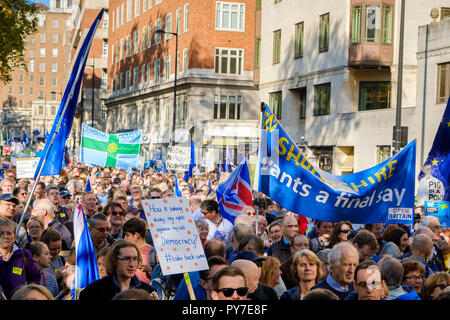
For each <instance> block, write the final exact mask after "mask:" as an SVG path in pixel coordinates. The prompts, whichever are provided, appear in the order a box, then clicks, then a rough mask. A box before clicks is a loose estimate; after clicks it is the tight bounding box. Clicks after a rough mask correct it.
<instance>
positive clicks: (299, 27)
mask: <svg viewBox="0 0 450 320" xmlns="http://www.w3.org/2000/svg"><path fill="white" fill-rule="evenodd" d="M303 25H304V24H303V22H300V23H297V24H296V25H295V49H294V50H295V51H294V58H295V59H298V58H301V57H303V31H304V27H303Z"/></svg>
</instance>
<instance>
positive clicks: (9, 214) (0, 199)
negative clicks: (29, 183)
mask: <svg viewBox="0 0 450 320" xmlns="http://www.w3.org/2000/svg"><path fill="white" fill-rule="evenodd" d="M18 204H19V199H17V198H15V197H13V196H12V195H11V194H9V193H6V194H2V195H1V196H0V218H5V219H11V220H13V217H14V215H15V214H16V206H17V205H18ZM16 241H17V243H18V244H19V246H20V247H22V248H24V247H25V246H26V244H27V243H28V236H27V231H26V230H25V228H24V227H23V226H20V227H19V234H18V236H17V239H16Z"/></svg>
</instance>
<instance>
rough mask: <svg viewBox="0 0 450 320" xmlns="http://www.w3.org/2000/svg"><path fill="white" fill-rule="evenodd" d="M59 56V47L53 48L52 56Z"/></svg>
mask: <svg viewBox="0 0 450 320" xmlns="http://www.w3.org/2000/svg"><path fill="white" fill-rule="evenodd" d="M57 57H58V48H52V58H57Z"/></svg>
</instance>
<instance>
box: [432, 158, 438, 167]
mask: <svg viewBox="0 0 450 320" xmlns="http://www.w3.org/2000/svg"><path fill="white" fill-rule="evenodd" d="M431 163H432V164H433V166H437V165H438V163H439V161H437V160H436V158H434V159H433V161H431Z"/></svg>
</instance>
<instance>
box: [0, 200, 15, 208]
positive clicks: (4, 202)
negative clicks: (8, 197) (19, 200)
mask: <svg viewBox="0 0 450 320" xmlns="http://www.w3.org/2000/svg"><path fill="white" fill-rule="evenodd" d="M0 203H1V204H2V205H4V206H8V207H13V208H15V207H16V204H15V203H12V202H8V201H3V202H0Z"/></svg>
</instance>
